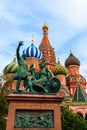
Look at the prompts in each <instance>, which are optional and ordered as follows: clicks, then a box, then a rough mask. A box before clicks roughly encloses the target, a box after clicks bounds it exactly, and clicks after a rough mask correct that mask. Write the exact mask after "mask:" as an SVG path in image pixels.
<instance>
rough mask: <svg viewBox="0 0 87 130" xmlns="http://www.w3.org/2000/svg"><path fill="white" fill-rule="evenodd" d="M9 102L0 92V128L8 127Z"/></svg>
mask: <svg viewBox="0 0 87 130" xmlns="http://www.w3.org/2000/svg"><path fill="white" fill-rule="evenodd" d="M7 109H8V104H7V101H6V98H5V96H4V95H3V94H1V93H0V129H1V130H5V128H6V115H7Z"/></svg>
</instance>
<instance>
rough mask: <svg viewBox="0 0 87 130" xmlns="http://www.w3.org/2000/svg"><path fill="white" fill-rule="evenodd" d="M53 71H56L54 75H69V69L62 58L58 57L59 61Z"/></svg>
mask: <svg viewBox="0 0 87 130" xmlns="http://www.w3.org/2000/svg"><path fill="white" fill-rule="evenodd" d="M52 72H53V73H54V75H58V74H63V75H67V73H68V70H67V68H66V67H64V66H63V65H62V64H61V63H60V60H59V58H58V63H57V64H56V65H55V66H54V67H53V68H52Z"/></svg>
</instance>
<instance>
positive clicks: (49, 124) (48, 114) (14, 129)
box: [6, 94, 63, 130]
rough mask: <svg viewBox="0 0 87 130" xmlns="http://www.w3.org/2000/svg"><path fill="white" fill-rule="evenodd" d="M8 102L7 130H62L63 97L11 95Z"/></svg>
mask: <svg viewBox="0 0 87 130" xmlns="http://www.w3.org/2000/svg"><path fill="white" fill-rule="evenodd" d="M7 100H8V102H9V109H8V118H7V126H6V130H41V129H42V130H61V114H60V103H61V102H62V101H63V98H62V97H58V96H57V95H37V94H10V95H8V97H7ZM26 126H27V127H26Z"/></svg>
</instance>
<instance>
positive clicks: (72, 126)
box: [61, 107, 87, 130]
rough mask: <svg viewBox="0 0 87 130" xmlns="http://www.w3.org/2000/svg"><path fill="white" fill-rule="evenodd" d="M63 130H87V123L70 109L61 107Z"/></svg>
mask: <svg viewBox="0 0 87 130" xmlns="http://www.w3.org/2000/svg"><path fill="white" fill-rule="evenodd" d="M61 113H62V114H61V118H62V130H87V121H86V120H85V119H83V118H82V117H81V116H80V115H78V114H75V113H73V111H71V110H69V109H68V108H65V107H61Z"/></svg>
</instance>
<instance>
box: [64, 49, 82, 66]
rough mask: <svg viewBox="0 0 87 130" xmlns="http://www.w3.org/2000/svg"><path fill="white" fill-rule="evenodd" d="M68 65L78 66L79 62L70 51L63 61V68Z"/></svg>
mask: <svg viewBox="0 0 87 130" xmlns="http://www.w3.org/2000/svg"><path fill="white" fill-rule="evenodd" d="M69 65H77V66H80V61H79V59H78V58H76V57H75V56H74V55H73V54H72V51H71V50H70V55H69V57H68V58H67V59H66V61H65V66H66V67H68V66H69Z"/></svg>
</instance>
